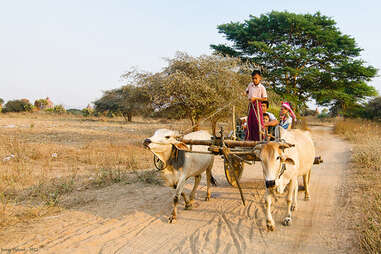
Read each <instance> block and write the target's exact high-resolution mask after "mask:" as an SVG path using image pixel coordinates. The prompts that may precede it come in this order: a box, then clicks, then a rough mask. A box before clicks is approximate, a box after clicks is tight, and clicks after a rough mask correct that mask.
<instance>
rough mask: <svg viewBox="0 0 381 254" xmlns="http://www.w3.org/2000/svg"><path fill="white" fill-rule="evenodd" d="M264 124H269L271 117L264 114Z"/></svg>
mask: <svg viewBox="0 0 381 254" xmlns="http://www.w3.org/2000/svg"><path fill="white" fill-rule="evenodd" d="M263 122H264V123H268V122H270V116H269V114H267V113H263Z"/></svg>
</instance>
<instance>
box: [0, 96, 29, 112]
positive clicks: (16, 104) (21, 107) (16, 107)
mask: <svg viewBox="0 0 381 254" xmlns="http://www.w3.org/2000/svg"><path fill="white" fill-rule="evenodd" d="M32 109H33V105H32V104H30V102H29V100H27V99H21V100H12V101H8V102H7V103H6V104H5V106H4V112H24V111H32Z"/></svg>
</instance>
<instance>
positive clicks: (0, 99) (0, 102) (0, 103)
mask: <svg viewBox="0 0 381 254" xmlns="http://www.w3.org/2000/svg"><path fill="white" fill-rule="evenodd" d="M3 103H4V100H3V99H2V98H0V106H1V105H3Z"/></svg>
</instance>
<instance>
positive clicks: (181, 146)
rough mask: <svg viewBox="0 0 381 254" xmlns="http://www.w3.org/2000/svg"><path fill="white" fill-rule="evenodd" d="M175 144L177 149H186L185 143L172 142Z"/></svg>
mask: <svg viewBox="0 0 381 254" xmlns="http://www.w3.org/2000/svg"><path fill="white" fill-rule="evenodd" d="M174 145H175V146H176V148H177V149H179V150H182V151H188V150H189V149H188V147H187V145H186V144H184V143H183V142H176V144H174Z"/></svg>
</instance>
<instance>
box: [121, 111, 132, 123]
mask: <svg viewBox="0 0 381 254" xmlns="http://www.w3.org/2000/svg"><path fill="white" fill-rule="evenodd" d="M122 116H123V118H124V121H126V122H131V121H132V113H130V112H127V113H122Z"/></svg>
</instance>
